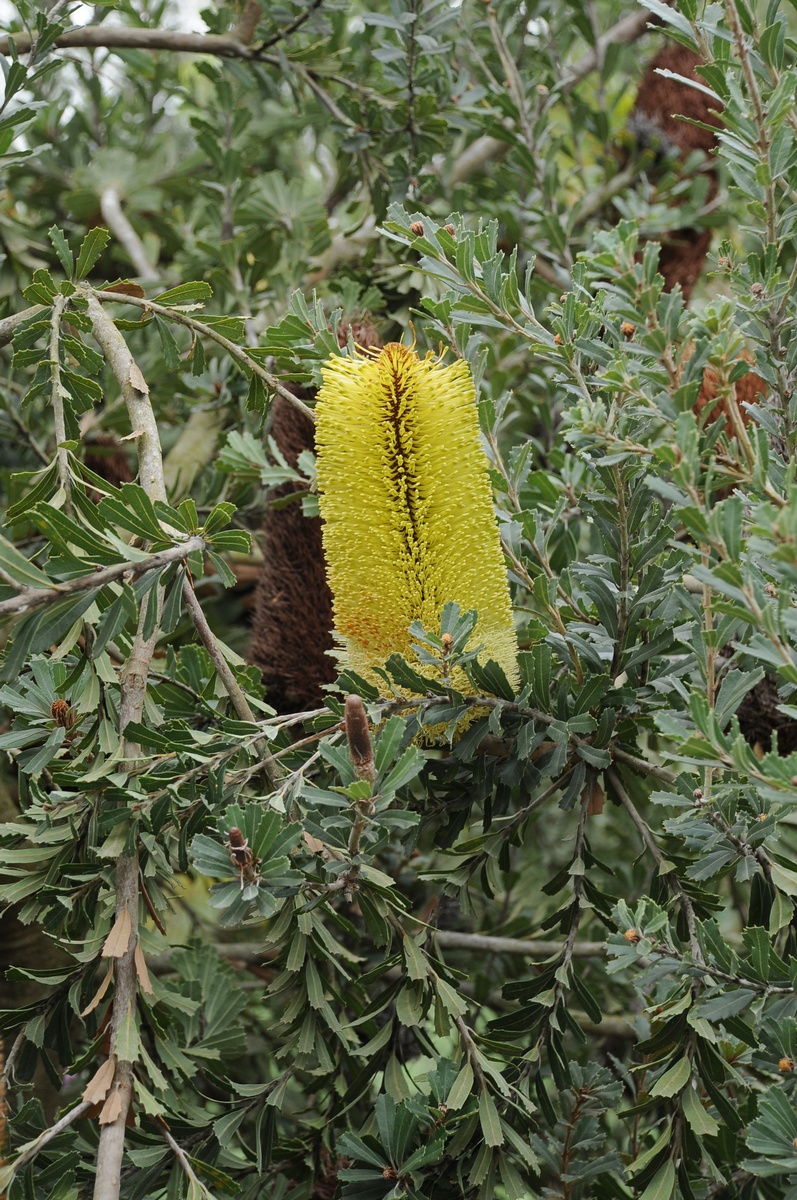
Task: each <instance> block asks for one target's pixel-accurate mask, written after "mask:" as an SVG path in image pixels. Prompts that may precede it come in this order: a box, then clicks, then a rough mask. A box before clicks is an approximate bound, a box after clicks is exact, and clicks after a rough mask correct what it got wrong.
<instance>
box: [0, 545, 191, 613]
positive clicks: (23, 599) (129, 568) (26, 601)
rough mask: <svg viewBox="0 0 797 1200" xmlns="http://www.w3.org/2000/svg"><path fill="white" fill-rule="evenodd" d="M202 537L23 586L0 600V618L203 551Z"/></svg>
mask: <svg viewBox="0 0 797 1200" xmlns="http://www.w3.org/2000/svg"><path fill="white" fill-rule="evenodd" d="M204 549H205V541H204V538H201V537H199V535H198V534H197V535H195V536H194V537H190V538H188V539H187V540H186V541H184V542H181V543H180V545H179V546H169V548H168V550H159V551H158V552H157V553H156V554H148V555H147V557H146V558H141V559H139V561H138V562H120V563H114V564H113V566H112V567H102V568H101V569H100V570H97V571H94V572H93V573H92V574H91V575H79V576H78V577H77V578H76V579H67V580H65V581H64V583H59V584H58V586H57V587H52V588H25V589H24V591H21V592H20V593H19V595H18V596H10V597H9V598H8V600H2V601H0V617H2V616H4V615H5V614H6V613H12V612H21V611H23V610H25V609H31V608H38V607H39V605H41V604H49V603H50V601H52V600H60V598H61V597H62V596H71V595H72V594H73V593H74V592H84V591H86V589H87V588H94V587H103V586H104V585H105V584H106V583H113V581H114V580H115V579H120V578H121V577H122V576H123V575H143V574H144V572H145V571H153V570H155V569H157V568H158V567H165V566H168V565H169V563H172V562H176V561H177V560H178V559H181V558H186V557H187V556H188V555H189V554H193V553H194V551H196V550H204Z"/></svg>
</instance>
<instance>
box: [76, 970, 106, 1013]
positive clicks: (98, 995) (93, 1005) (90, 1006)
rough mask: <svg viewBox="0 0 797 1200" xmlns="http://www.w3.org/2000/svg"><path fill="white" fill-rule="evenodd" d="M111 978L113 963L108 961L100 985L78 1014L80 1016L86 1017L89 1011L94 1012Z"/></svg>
mask: <svg viewBox="0 0 797 1200" xmlns="http://www.w3.org/2000/svg"><path fill="white" fill-rule="evenodd" d="M112 979H113V963H108V970H107V971H106V972H105V978H104V979H103V981H102V983H101V984H100V986H99V987H98V988H97V990H96V992H95V993H94V996H93V998H92V999H91V1001H90V1003H89V1004H88V1005H87V1006H86V1008H84V1009H83V1012H82V1013H81V1014H80V1015H81V1017H87V1016H88V1015H89V1013H90V1012H94V1009H95V1008H96V1007H97V1005H98V1004H99V1002H100V1000H102V998H103V996H104V995H105V993H106V992H107V991H108V988H109V987H110V985H111V980H112Z"/></svg>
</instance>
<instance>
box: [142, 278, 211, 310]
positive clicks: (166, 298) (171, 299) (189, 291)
mask: <svg viewBox="0 0 797 1200" xmlns="http://www.w3.org/2000/svg"><path fill="white" fill-rule="evenodd" d="M212 295H213V288H212V287H211V286H210V284H209V283H204V282H203V281H202V280H197V281H194V282H193V283H181V284H180V285H179V287H174V288H169V290H168V291H167V292H161V293H160V295H159V296H156V297H155V303H156V304H162V305H163V306H164V308H177V307H178V306H179V305H181V304H201V303H202V302H204V301H205V300H209V299H210V297H211V296H212Z"/></svg>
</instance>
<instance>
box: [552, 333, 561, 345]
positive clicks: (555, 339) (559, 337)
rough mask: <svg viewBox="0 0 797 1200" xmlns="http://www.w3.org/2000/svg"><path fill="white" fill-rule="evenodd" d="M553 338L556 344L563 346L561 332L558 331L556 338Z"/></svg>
mask: <svg viewBox="0 0 797 1200" xmlns="http://www.w3.org/2000/svg"><path fill="white" fill-rule="evenodd" d="M553 340H554V345H556V346H561V344H562V335H561V333H557V334H556V336H555V338H554V339H553Z"/></svg>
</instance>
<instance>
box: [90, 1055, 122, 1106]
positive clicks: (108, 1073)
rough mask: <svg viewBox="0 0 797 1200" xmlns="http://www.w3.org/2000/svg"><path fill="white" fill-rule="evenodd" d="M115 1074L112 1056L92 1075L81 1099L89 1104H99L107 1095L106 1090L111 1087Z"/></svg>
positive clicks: (114, 1061)
mask: <svg viewBox="0 0 797 1200" xmlns="http://www.w3.org/2000/svg"><path fill="white" fill-rule="evenodd" d="M115 1073H116V1059H115V1058H114V1056H113V1055H111V1056H110V1058H106V1060H105V1062H104V1063H103V1064H102V1066H101V1067H100V1068H99V1069H98V1070H97V1071H96V1072H95V1074H94V1075H92V1077H91V1079H90V1080H89V1081H88V1083H87V1084H86V1088H85V1091H84V1092H83V1099H84V1100H86V1101H88V1103H89V1104H99V1103H100V1102H101V1101H102V1100H104V1099H105V1097H106V1096H107V1095H108V1089H109V1088H110V1087H111V1086H112V1085H113V1077H114V1075H115Z"/></svg>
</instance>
